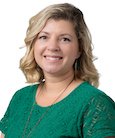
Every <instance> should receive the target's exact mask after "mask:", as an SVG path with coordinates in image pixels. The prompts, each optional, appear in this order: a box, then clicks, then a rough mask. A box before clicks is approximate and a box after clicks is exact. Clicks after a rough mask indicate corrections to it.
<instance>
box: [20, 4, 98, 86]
mask: <svg viewBox="0 0 115 138" xmlns="http://www.w3.org/2000/svg"><path fill="white" fill-rule="evenodd" d="M49 19H54V20H67V21H70V22H71V23H72V24H73V26H74V29H75V33H76V36H77V38H78V43H79V49H80V52H81V55H80V57H79V58H78V60H77V67H74V71H75V78H79V79H82V80H84V81H88V82H89V83H90V84H92V85H94V86H96V87H98V85H99V74H98V72H97V69H96V68H95V65H94V63H93V61H94V59H95V58H94V56H93V54H92V39H91V34H90V32H89V29H88V27H87V25H86V23H85V21H84V17H83V13H82V12H81V11H80V10H79V9H78V8H76V7H75V6H73V5H71V4H68V3H63V4H54V5H50V6H48V7H46V8H45V9H43V10H42V11H40V12H39V13H38V14H36V15H35V16H33V17H32V18H31V19H30V21H29V27H28V29H27V32H26V37H25V44H26V47H27V51H26V53H25V55H24V57H23V58H22V59H21V60H20V68H21V70H22V71H23V73H24V75H25V76H26V79H27V82H28V83H35V82H41V81H42V80H43V79H44V75H43V72H42V69H41V68H40V67H39V65H37V63H36V61H35V58H34V50H33V47H34V43H35V41H36V37H37V35H38V34H39V33H40V31H41V30H42V29H43V28H44V26H45V25H46V23H47V21H48V20H49ZM75 65H76V64H74V66H75Z"/></svg>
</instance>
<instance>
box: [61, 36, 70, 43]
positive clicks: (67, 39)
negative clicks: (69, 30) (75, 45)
mask: <svg viewBox="0 0 115 138" xmlns="http://www.w3.org/2000/svg"><path fill="white" fill-rule="evenodd" d="M62 40H63V41H64V42H66V41H67V42H70V41H71V40H70V39H69V38H67V37H64V38H63V39H62Z"/></svg>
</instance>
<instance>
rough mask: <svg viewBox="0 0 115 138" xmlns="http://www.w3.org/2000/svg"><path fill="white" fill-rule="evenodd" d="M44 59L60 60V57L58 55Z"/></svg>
mask: <svg viewBox="0 0 115 138" xmlns="http://www.w3.org/2000/svg"><path fill="white" fill-rule="evenodd" d="M46 59H48V60H52V61H54V60H60V59H61V58H60V57H46Z"/></svg>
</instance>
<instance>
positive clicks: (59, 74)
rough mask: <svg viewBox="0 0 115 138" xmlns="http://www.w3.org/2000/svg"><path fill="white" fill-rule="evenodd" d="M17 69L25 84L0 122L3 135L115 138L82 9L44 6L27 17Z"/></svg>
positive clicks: (114, 108)
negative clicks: (23, 53) (18, 67)
mask: <svg viewBox="0 0 115 138" xmlns="http://www.w3.org/2000/svg"><path fill="white" fill-rule="evenodd" d="M25 43H26V47H27V52H26V54H25V56H24V57H23V58H22V59H21V61H20V68H21V70H22V71H23V73H24V74H25V76H26V79H27V82H28V83H36V82H37V83H38V84H34V85H30V86H27V87H25V88H22V89H20V90H18V91H17V92H16V93H15V95H14V96H13V98H12V100H11V102H10V104H9V107H8V109H7V111H6V113H5V116H4V117H3V119H2V120H1V122H0V129H1V131H2V133H3V134H2V137H4V136H5V137H6V138H13V137H14V138H38V137H39V138H63V137H68V138H69V137H73V138H97V137H98V138H105V137H106V138H115V105H114V102H113V101H112V100H111V98H109V97H108V96H107V95H106V94H105V93H104V92H102V91H100V90H99V89H97V88H96V87H98V79H99V75H98V72H97V70H96V68H95V66H94V64H93V55H92V47H91V45H92V42H91V36H90V33H89V30H88V28H87V26H86V23H85V21H84V17H83V14H82V12H81V11H80V10H79V9H77V8H76V7H74V6H73V5H71V4H67V3H64V4H55V5H51V6H49V7H46V8H45V9H44V10H42V11H41V12H39V13H38V14H37V15H35V16H33V17H32V18H31V19H30V22H29V27H28V29H27V35H26V38H25Z"/></svg>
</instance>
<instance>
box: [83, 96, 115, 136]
mask: <svg viewBox="0 0 115 138" xmlns="http://www.w3.org/2000/svg"><path fill="white" fill-rule="evenodd" d="M114 109H115V103H114V102H113V101H111V99H110V98H108V97H106V96H103V95H102V96H101V95H100V96H96V97H93V98H92V100H91V101H90V102H89V104H88V106H87V108H86V110H85V114H84V125H83V131H84V134H85V135H86V136H87V137H89V138H90V137H91V138H93V137H103V138H115V125H114V121H115V118H114V116H115V110H114Z"/></svg>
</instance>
